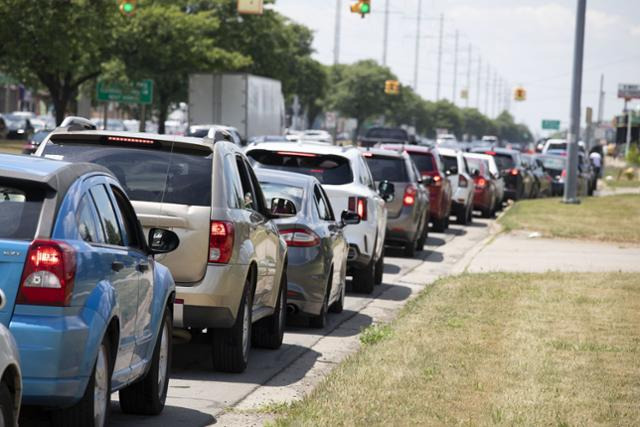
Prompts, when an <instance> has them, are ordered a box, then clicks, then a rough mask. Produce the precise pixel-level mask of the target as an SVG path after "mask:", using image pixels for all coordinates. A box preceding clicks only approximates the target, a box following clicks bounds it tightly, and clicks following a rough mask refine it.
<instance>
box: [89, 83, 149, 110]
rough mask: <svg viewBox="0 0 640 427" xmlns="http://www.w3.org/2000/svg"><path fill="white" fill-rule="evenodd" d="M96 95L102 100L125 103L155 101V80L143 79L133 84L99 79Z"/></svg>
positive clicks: (146, 103) (147, 103)
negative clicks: (125, 84) (120, 83)
mask: <svg viewBox="0 0 640 427" xmlns="http://www.w3.org/2000/svg"><path fill="white" fill-rule="evenodd" d="M96 97H97V99H98V101H102V102H120V103H123V104H145V105H149V104H151V102H153V80H150V79H147V80H141V81H139V82H135V83H134V84H132V85H131V86H122V85H119V84H113V83H107V82H103V81H99V82H98V85H97V87H96Z"/></svg>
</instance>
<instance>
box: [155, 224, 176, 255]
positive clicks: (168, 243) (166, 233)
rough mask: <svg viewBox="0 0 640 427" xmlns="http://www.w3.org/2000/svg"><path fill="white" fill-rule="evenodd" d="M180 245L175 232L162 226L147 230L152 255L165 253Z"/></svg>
mask: <svg viewBox="0 0 640 427" xmlns="http://www.w3.org/2000/svg"><path fill="white" fill-rule="evenodd" d="M179 245H180V238H179V237H178V235H177V234H176V233H174V232H173V231H171V230H165V229H164V228H152V229H151V230H149V249H150V250H151V254H152V255H159V254H166V253H169V252H173V251H175V250H176V249H177V248H178V246H179Z"/></svg>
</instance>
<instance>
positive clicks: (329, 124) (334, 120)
mask: <svg viewBox="0 0 640 427" xmlns="http://www.w3.org/2000/svg"><path fill="white" fill-rule="evenodd" d="M337 124H338V115H337V114H336V113H335V112H333V111H327V112H326V113H325V115H324V126H325V127H326V128H327V129H334V128H335V127H336V126H337Z"/></svg>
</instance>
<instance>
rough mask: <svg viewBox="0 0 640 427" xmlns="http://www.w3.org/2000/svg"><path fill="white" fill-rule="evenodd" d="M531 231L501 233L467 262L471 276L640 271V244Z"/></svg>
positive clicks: (465, 267)
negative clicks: (541, 234)
mask: <svg viewBox="0 0 640 427" xmlns="http://www.w3.org/2000/svg"><path fill="white" fill-rule="evenodd" d="M537 236H538V235H537V234H535V233H530V232H522V231H518V232H511V233H506V234H500V235H498V236H497V237H495V238H494V239H493V240H491V241H489V242H488V243H487V244H486V245H485V246H484V247H483V248H482V249H481V250H480V251H479V252H478V253H476V254H475V256H473V258H472V259H470V260H468V262H467V263H466V265H465V266H464V269H465V270H466V271H467V272H470V273H482V272H490V271H507V272H522V273H542V272H546V271H563V272H564V271H566V272H611V271H624V272H640V245H628V244H609V243H601V242H589V241H584V240H564V239H547V238H541V237H537Z"/></svg>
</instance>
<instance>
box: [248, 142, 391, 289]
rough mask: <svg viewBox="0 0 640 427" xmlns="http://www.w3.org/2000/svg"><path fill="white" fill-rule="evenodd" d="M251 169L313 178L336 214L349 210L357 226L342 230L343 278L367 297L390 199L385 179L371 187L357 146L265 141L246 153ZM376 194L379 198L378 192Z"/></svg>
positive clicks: (378, 265)
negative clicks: (346, 250)
mask: <svg viewBox="0 0 640 427" xmlns="http://www.w3.org/2000/svg"><path fill="white" fill-rule="evenodd" d="M246 154H247V157H248V158H249V159H250V160H251V162H252V163H253V166H254V168H266V169H277V170H285V171H291V172H298V173H304V174H307V175H312V176H314V177H316V178H317V179H318V180H319V181H320V182H321V183H322V187H323V188H324V190H325V191H326V193H327V194H328V196H329V199H330V201H331V205H332V206H333V209H334V211H335V212H342V211H344V210H349V211H354V212H357V213H358V214H359V215H360V218H361V221H360V224H358V225H354V226H350V227H348V228H345V235H346V238H347V241H348V242H349V257H348V261H347V267H348V272H349V273H348V274H350V275H352V276H353V289H354V291H356V292H362V293H371V292H372V291H373V287H374V285H375V284H378V283H381V282H382V272H383V269H384V239H385V233H386V227H387V208H386V206H385V200H391V199H392V198H393V185H392V184H391V185H389V183H388V181H383V182H382V183H381V184H380V190H378V189H376V187H375V184H374V181H373V178H372V176H371V171H370V170H369V167H368V166H367V164H366V162H365V161H364V159H363V157H362V154H361V153H360V151H359V150H358V149H356V148H342V147H336V146H329V145H321V144H317V143H316V144H304V143H295V144H291V143H267V144H256V145H253V146H251V147H249V148H248V149H247V150H246ZM379 193H380V194H379Z"/></svg>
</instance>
